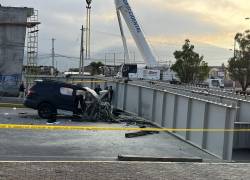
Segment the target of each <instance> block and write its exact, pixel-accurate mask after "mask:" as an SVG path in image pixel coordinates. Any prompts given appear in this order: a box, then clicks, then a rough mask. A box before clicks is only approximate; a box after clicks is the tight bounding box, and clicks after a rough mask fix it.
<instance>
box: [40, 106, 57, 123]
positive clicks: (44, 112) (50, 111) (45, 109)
mask: <svg viewBox="0 0 250 180" xmlns="http://www.w3.org/2000/svg"><path fill="white" fill-rule="evenodd" d="M56 114H57V110H56V108H55V107H54V106H52V105H51V104H49V103H42V104H41V105H40V106H39V108H38V115H39V116H40V117H41V118H43V119H51V118H53V116H55V115H56Z"/></svg>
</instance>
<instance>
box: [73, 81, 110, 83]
mask: <svg viewBox="0 0 250 180" xmlns="http://www.w3.org/2000/svg"><path fill="white" fill-rule="evenodd" d="M72 82H74V83H92V82H93V83H105V82H108V81H72Z"/></svg>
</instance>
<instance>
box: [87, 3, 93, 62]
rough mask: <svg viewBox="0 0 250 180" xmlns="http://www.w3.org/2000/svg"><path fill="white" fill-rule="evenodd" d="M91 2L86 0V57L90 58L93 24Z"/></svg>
mask: <svg viewBox="0 0 250 180" xmlns="http://www.w3.org/2000/svg"><path fill="white" fill-rule="evenodd" d="M91 2H92V0H86V3H87V6H86V9H87V16H86V52H85V54H86V59H90V35H91V33H90V26H91V21H90V20H91V18H90V15H91Z"/></svg>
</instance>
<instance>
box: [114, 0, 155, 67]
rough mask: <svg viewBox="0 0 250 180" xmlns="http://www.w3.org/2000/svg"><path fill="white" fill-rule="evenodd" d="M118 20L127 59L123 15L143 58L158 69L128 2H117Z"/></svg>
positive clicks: (117, 0)
mask: <svg viewBox="0 0 250 180" xmlns="http://www.w3.org/2000/svg"><path fill="white" fill-rule="evenodd" d="M115 6H116V12H117V18H118V22H119V27H120V31H121V36H122V41H123V47H124V53H125V58H126V59H129V53H128V47H127V42H126V38H125V35H124V31H123V26H122V21H121V14H122V16H123V19H124V20H125V22H126V24H127V27H128V29H129V31H130V33H131V35H132V37H133V39H134V41H135V43H136V46H137V48H138V49H139V51H140V53H141V55H142V58H143V60H144V62H145V63H146V65H147V66H148V67H158V66H159V64H158V62H157V60H156V57H155V55H154V53H153V52H152V50H151V48H150V46H149V44H148V42H147V40H146V38H145V35H144V33H143V31H142V29H141V27H140V25H139V23H138V21H137V19H136V17H135V15H134V13H133V10H132V9H131V6H130V5H129V3H128V0H115Z"/></svg>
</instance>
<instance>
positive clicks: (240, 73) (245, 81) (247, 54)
mask: <svg viewBox="0 0 250 180" xmlns="http://www.w3.org/2000/svg"><path fill="white" fill-rule="evenodd" d="M235 42H236V45H238V50H236V49H235V52H234V57H232V58H230V59H229V61H228V68H227V69H228V72H229V76H230V77H231V79H232V80H234V81H239V83H240V85H241V88H242V91H243V92H245V91H246V90H247V88H248V86H249V85H250V31H249V30H247V31H245V32H244V33H237V34H236V35H235Z"/></svg>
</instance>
